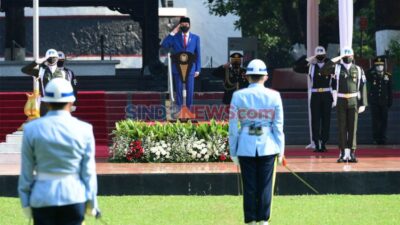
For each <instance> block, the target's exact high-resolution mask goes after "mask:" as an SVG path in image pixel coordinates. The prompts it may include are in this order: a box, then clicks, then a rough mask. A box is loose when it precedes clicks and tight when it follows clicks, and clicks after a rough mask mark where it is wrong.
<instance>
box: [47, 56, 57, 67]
mask: <svg viewBox="0 0 400 225" xmlns="http://www.w3.org/2000/svg"><path fill="white" fill-rule="evenodd" d="M57 60H58V59H57V58H56V57H50V58H48V59H47V60H46V61H47V62H48V63H49V64H50V65H53V64H54V63H56V62H57Z"/></svg>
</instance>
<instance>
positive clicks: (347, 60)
mask: <svg viewBox="0 0 400 225" xmlns="http://www.w3.org/2000/svg"><path fill="white" fill-rule="evenodd" d="M342 60H343V62H344V63H346V64H349V63H351V62H352V61H353V59H352V58H350V57H344V58H343V59H342Z"/></svg>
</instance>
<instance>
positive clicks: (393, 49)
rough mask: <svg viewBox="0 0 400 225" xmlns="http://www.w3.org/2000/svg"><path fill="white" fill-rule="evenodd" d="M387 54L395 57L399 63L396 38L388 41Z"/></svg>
mask: <svg viewBox="0 0 400 225" xmlns="http://www.w3.org/2000/svg"><path fill="white" fill-rule="evenodd" d="M389 54H390V55H391V56H393V57H394V58H395V59H396V62H397V63H400V41H398V40H391V41H390V44H389Z"/></svg>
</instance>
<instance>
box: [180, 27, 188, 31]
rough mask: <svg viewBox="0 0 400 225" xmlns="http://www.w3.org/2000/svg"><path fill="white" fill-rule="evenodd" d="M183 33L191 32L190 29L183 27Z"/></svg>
mask: <svg viewBox="0 0 400 225" xmlns="http://www.w3.org/2000/svg"><path fill="white" fill-rule="evenodd" d="M180 29H181V31H182V32H183V33H186V32H188V31H189V27H187V26H181V28H180Z"/></svg>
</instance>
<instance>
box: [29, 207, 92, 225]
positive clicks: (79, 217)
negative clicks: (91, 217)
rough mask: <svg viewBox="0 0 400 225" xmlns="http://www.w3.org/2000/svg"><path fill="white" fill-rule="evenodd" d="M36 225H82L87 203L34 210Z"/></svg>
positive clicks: (34, 222)
mask: <svg viewBox="0 0 400 225" xmlns="http://www.w3.org/2000/svg"><path fill="white" fill-rule="evenodd" d="M32 216H33V224H34V225H82V222H83V220H84V219H85V203H78V204H73V205H65V206H50V207H43V208H32Z"/></svg>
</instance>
